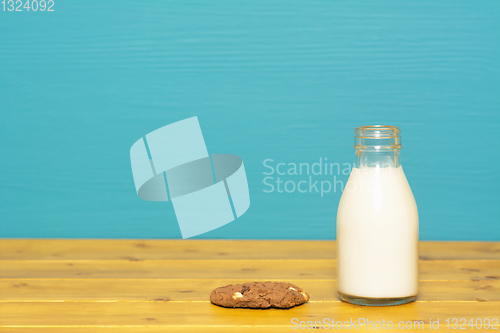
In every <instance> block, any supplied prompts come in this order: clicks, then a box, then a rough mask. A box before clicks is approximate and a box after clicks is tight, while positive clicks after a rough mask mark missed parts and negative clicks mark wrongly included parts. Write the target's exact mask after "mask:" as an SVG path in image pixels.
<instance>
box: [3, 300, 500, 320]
mask: <svg viewBox="0 0 500 333" xmlns="http://www.w3.org/2000/svg"><path fill="white" fill-rule="evenodd" d="M499 306H500V303H499V302H431V303H416V302H415V303H410V304H407V305H404V306H394V307H378V308H370V307H361V306H356V305H352V304H347V303H344V302H338V303H337V302H335V303H333V302H332V303H308V304H304V305H302V306H298V307H295V308H292V309H289V310H280V309H268V310H264V311H258V310H251V309H225V308H221V307H218V306H215V305H213V304H211V303H198V302H182V303H173V302H159V303H151V302H144V303H137V302H134V303H130V302H118V303H95V302H65V303H0V313H1V314H2V316H1V317H0V325H139V326H142V325H177V326H190V325H223V326H225V325H235V326H238V325H254V326H255V325H263V326H268V325H290V324H291V320H292V319H293V318H298V319H299V320H323V318H334V319H335V320H341V321H346V320H351V318H352V319H353V320H355V319H357V318H360V317H363V318H368V319H370V320H372V321H377V320H380V321H381V320H382V319H384V320H386V321H388V320H391V321H396V322H399V321H401V320H403V321H408V320H411V321H413V320H418V321H423V322H424V323H427V324H428V323H429V320H430V318H441V320H445V319H446V318H447V317H456V318H465V319H467V320H469V319H471V318H474V319H475V318H490V319H491V318H493V317H498V316H499ZM62 314H64V315H62Z"/></svg>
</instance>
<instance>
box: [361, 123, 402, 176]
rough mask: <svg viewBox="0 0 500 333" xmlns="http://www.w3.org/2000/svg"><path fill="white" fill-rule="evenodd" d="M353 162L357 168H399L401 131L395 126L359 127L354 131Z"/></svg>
mask: <svg viewBox="0 0 500 333" xmlns="http://www.w3.org/2000/svg"><path fill="white" fill-rule="evenodd" d="M354 133H355V134H356V136H355V137H354V149H355V151H356V157H355V160H354V163H355V166H356V167H357V168H361V167H372V168H373V167H378V168H388V167H393V168H394V167H396V168H397V167H399V166H400V165H401V159H400V154H399V151H400V149H401V136H400V135H399V133H401V130H400V129H399V127H396V126H386V125H373V126H361V127H357V128H356V129H355V130H354Z"/></svg>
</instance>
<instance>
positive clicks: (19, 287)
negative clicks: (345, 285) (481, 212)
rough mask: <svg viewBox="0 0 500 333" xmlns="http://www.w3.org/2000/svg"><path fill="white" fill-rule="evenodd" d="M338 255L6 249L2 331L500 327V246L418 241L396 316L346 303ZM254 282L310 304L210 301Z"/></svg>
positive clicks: (105, 245) (310, 244)
mask: <svg viewBox="0 0 500 333" xmlns="http://www.w3.org/2000/svg"><path fill="white" fill-rule="evenodd" d="M335 257H336V254H335V242H333V241H224V240H220V241H219V240H217V241H205V240H196V241H194V240H27V239H19V240H13V239H12V240H11V239H9V240H6V239H3V240H0V332H9V333H10V332H19V333H21V332H23V333H24V332H44V333H45V332H61V333H62V332H65V333H66V332H68V333H73V332H75V333H76V332H79V333H80V332H96V333H104V332H106V333H115V332H116V333H118V332H120V333H127V332H144V333H146V332H147V333H150V332H203V333H208V332H223V333H224V332H282V331H291V332H297V331H302V330H292V329H291V325H292V319H293V318H297V322H300V321H304V323H303V324H302V325H303V327H304V325H307V321H312V322H315V321H323V320H324V318H333V319H334V320H335V321H350V320H351V318H352V319H353V321H356V320H357V319H358V318H367V319H368V320H370V321H372V322H374V324H373V325H377V324H376V323H375V322H376V321H379V322H380V323H382V320H385V322H387V321H392V322H393V323H394V325H398V323H399V322H400V321H403V323H404V325H407V324H408V323H409V324H411V325H414V323H415V325H418V323H416V321H423V323H424V325H425V329H420V330H419V331H428V330H429V331H430V329H429V324H430V321H431V320H432V321H435V320H437V319H438V318H439V325H440V326H439V328H440V329H441V330H446V329H447V326H446V319H447V318H450V320H452V319H451V318H458V319H460V318H465V320H466V322H467V323H469V321H470V319H471V318H472V319H474V320H476V318H489V319H490V320H492V319H493V318H497V319H500V243H499V242H421V243H420V258H421V261H420V278H421V282H420V294H419V297H418V300H417V301H416V302H414V303H411V304H407V305H402V306H394V307H382V308H373V307H362V306H355V305H351V304H347V303H343V302H341V301H339V299H338V298H337V295H336V281H335V276H336V273H335V270H336V261H335V259H334V258H335ZM254 280H278V281H289V282H292V283H295V284H297V285H299V286H300V287H302V288H304V289H306V290H307V291H308V292H309V294H310V295H311V300H310V302H309V303H307V304H304V305H302V306H299V307H295V308H293V309H290V310H277V309H270V310H249V309H224V308H220V307H217V306H215V305H212V304H211V303H210V302H209V300H208V295H209V293H210V291H211V290H212V289H213V288H215V287H217V286H223V285H227V284H230V283H241V282H245V281H254ZM323 323H324V322H323ZM450 324H452V322H450ZM310 325H311V324H310ZM315 325H317V323H315ZM358 325H359V323H358ZM434 325H436V324H434ZM323 327H324V326H323ZM358 327H359V328H358V330H364V329H366V326H365V325H363V326H358ZM464 327H466V328H467V329H470V327H467V326H466V325H464ZM495 327H496V328H499V327H500V325H499V324H496V326H495ZM435 328H437V326H435ZM373 331H380V330H376V329H375V328H374V329H373ZM435 331H436V329H434V330H432V332H435ZM481 331H482V330H481Z"/></svg>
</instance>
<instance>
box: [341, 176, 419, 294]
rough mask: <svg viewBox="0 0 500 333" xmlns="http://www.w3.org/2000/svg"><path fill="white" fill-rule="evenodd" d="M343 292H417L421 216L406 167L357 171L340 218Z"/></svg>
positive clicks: (351, 180) (350, 183)
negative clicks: (419, 223) (408, 179)
mask: <svg viewBox="0 0 500 333" xmlns="http://www.w3.org/2000/svg"><path fill="white" fill-rule="evenodd" d="M337 244H338V288H339V292H341V293H344V294H347V295H351V296H361V297H374V298H392V297H406V296H414V295H417V293H418V212H417V205H416V203H415V199H414V197H413V194H412V192H411V189H410V186H409V184H408V181H407V180H406V177H405V174H404V172H403V168H402V167H401V166H399V167H397V168H395V167H385V168H380V167H376V168H375V167H362V168H354V169H353V170H352V172H351V175H350V177H349V180H348V182H347V184H346V188H345V189H344V192H343V193H342V198H341V199H340V204H339V208H338V213H337Z"/></svg>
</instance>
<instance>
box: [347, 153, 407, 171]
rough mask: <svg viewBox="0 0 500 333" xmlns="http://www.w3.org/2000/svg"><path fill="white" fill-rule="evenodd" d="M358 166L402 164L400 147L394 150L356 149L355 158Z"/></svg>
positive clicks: (395, 166)
mask: <svg viewBox="0 0 500 333" xmlns="http://www.w3.org/2000/svg"><path fill="white" fill-rule="evenodd" d="M354 165H355V167H356V168H366V167H371V168H389V167H393V168H397V167H399V166H400V165H401V157H400V152H399V149H394V150H386V149H380V150H356V155H355V158H354Z"/></svg>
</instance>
